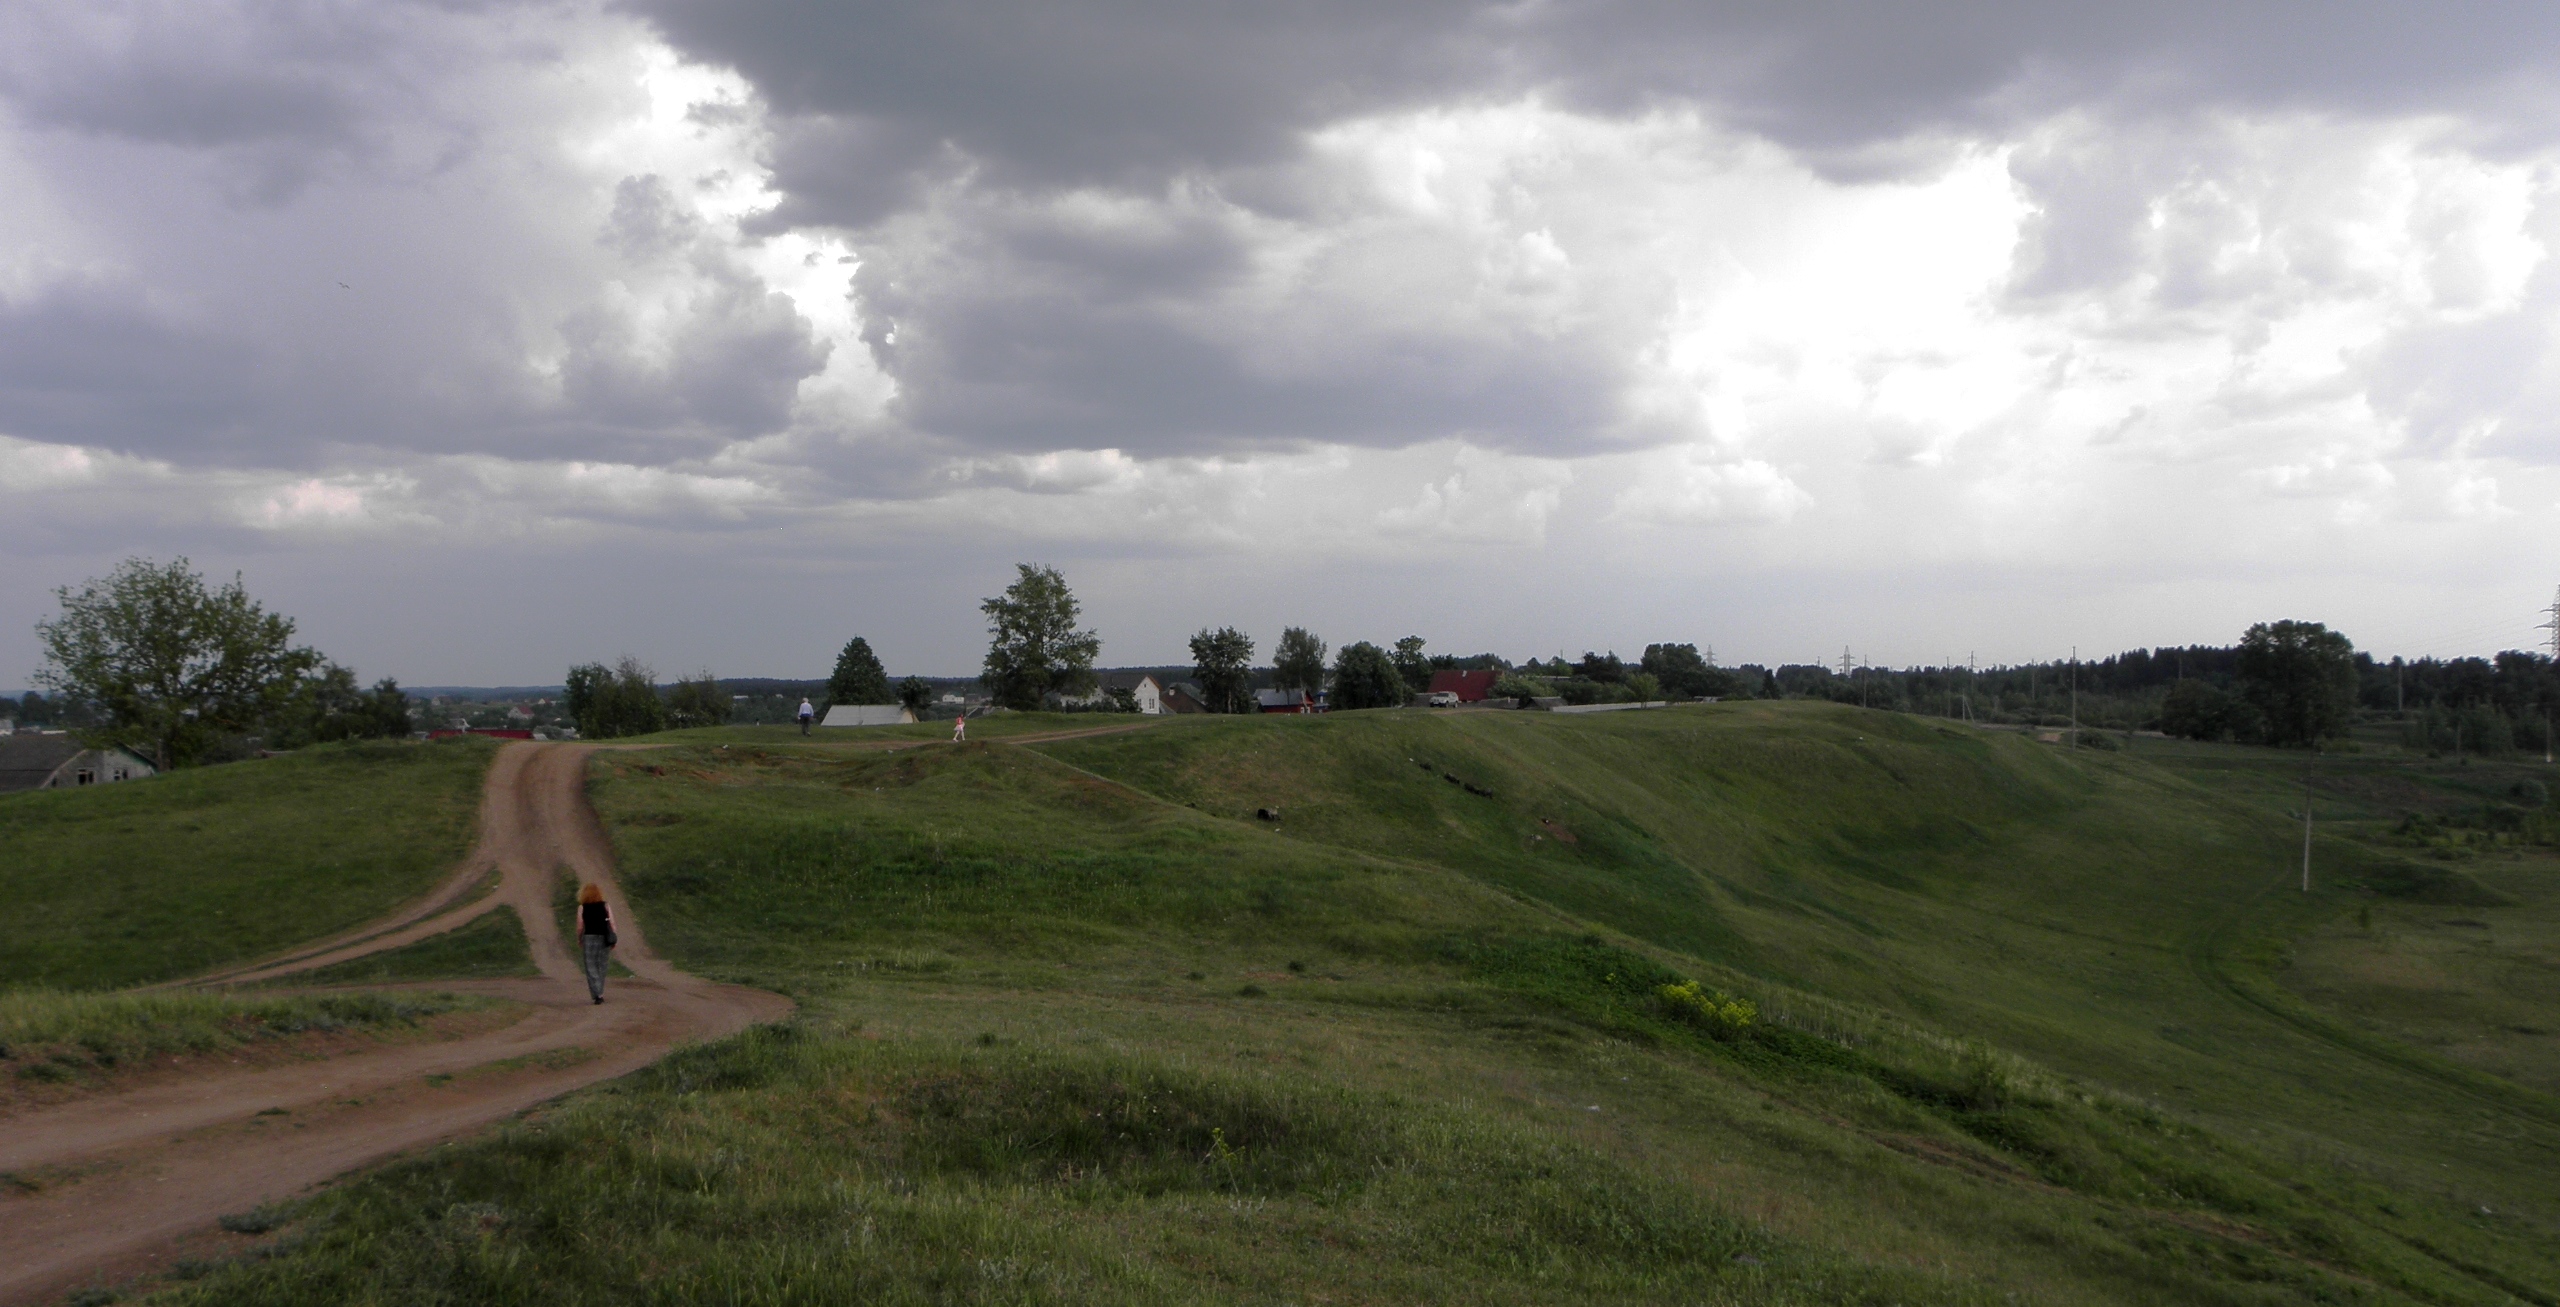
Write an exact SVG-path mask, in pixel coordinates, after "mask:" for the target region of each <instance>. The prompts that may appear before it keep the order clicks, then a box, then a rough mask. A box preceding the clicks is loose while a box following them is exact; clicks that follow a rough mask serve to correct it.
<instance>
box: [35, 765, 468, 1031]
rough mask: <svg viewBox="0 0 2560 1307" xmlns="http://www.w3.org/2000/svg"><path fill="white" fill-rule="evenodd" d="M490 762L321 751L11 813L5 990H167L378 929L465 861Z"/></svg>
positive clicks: (54, 796) (178, 775)
mask: <svg viewBox="0 0 2560 1307" xmlns="http://www.w3.org/2000/svg"><path fill="white" fill-rule="evenodd" d="M494 752H495V748H494V746H492V745H490V744H489V743H488V742H486V741H480V740H449V741H439V742H437V743H435V744H411V743H409V742H406V741H401V742H396V743H360V744H340V745H321V746H317V747H314V748H310V749H304V750H301V751H299V752H297V753H292V754H287V755H284V756H281V757H275V758H265V759H259V760H257V761H253V762H240V763H231V764H228V765H225V766H220V767H198V768H189V769H187V770H183V771H177V772H172V773H170V774H168V775H166V776H159V777H154V778H152V780H151V781H150V782H149V783H148V784H127V785H98V786H91V787H88V788H85V789H70V790H36V791H32V792H29V793H25V794H13V795H9V796H7V797H0V868H5V874H0V987H7V986H12V985H42V986H50V987H53V988H56V989H108V988H114V987H117V986H123V985H137V984H147V983H150V982H154V981H161V980H169V979H174V978H177V977H181V976H188V975H193V974H196V973H198V972H203V971H208V970H211V969H213V968H216V967H220V966H224V965H226V964H231V963H238V962H246V961H249V960H251V959H254V958H258V957H262V956H265V955H267V954H270V953H273V952H276V951H278V950H281V949H284V948H287V947H290V946H292V945H295V944H299V943H303V942H306V941H309V940H314V939H318V938H322V937H325V936H328V935H331V934H334V933H336V932H339V931H343V930H346V929H349V928H351V927H354V926H357V925H360V924H362V923H364V922H366V921H370V920H372V919H374V918H376V917H380V916H382V915H384V914H386V913H388V912H390V911H391V910H392V909H394V908H396V907H398V906H400V905H401V904H402V903H404V902H407V901H409V900H412V899H415V898H416V897H417V896H419V895H421V894H424V893H425V892H427V890H428V889H430V888H432V887H433V886H434V885H435V883H436V882H437V881H438V880H439V879H441V878H442V877H443V876H445V875H446V874H447V873H449V872H451V871H452V870H453V868H454V865H455V864H456V863H457V862H459V861H461V859H462V855H463V854H464V853H465V852H466V851H468V849H469V848H470V845H471V837H472V832H473V819H474V816H475V814H476V813H477V812H478V811H479V805H480V781H481V777H482V775H483V774H484V773H485V772H487V770H488V766H489V759H490V756H491V755H492V754H493V753H494Z"/></svg>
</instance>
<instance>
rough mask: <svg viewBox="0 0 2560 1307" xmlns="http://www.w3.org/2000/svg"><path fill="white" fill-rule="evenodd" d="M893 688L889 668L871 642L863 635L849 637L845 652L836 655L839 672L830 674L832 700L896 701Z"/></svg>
mask: <svg viewBox="0 0 2560 1307" xmlns="http://www.w3.org/2000/svg"><path fill="white" fill-rule="evenodd" d="M897 701H898V699H897V696H896V695H893V694H891V693H890V692H889V671H888V669H887V668H884V667H882V666H881V665H880V659H879V657H878V656H876V655H874V654H873V653H872V652H871V642H870V641H868V640H865V639H863V638H862V637H861V636H858V635H857V636H855V637H853V638H852V639H850V640H847V641H845V646H844V652H842V653H839V654H837V655H836V670H835V674H834V675H832V676H830V677H828V678H827V702H829V703H896V702H897Z"/></svg>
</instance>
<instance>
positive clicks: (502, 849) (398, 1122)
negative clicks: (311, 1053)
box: [0, 744, 791, 1303]
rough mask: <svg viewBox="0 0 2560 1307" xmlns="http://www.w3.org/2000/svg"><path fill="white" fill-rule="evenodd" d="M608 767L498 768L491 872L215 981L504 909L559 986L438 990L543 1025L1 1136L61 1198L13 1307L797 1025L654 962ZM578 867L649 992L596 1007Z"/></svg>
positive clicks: (14, 1231) (7, 1263)
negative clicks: (613, 834)
mask: <svg viewBox="0 0 2560 1307" xmlns="http://www.w3.org/2000/svg"><path fill="white" fill-rule="evenodd" d="M591 752H593V748H592V746H582V745H572V744H511V745H509V746H507V747H506V748H505V749H503V750H501V751H500V752H499V754H498V756H497V758H496V760H495V761H494V762H493V763H492V764H491V766H490V769H489V779H488V782H487V785H486V788H485V793H484V796H483V798H482V802H481V809H480V834H479V840H478V843H477V844H476V845H475V847H474V848H473V850H472V853H471V856H470V857H469V858H467V859H465V860H464V863H463V865H462V867H461V868H460V869H458V870H457V871H456V872H455V873H454V875H453V876H451V877H449V878H448V879H447V880H446V882H445V883H444V884H443V885H442V886H440V887H439V888H438V889H437V890H436V891H435V892H433V893H431V894H429V895H428V896H427V898H426V899H425V900H424V901H422V902H421V903H420V904H419V905H418V906H416V907H414V908H412V909H410V910H409V911H406V912H403V913H400V914H398V915H395V916H393V917H391V918H388V919H386V920H384V921H380V922H376V923H374V924H373V925H371V926H369V927H366V928H364V929H362V930H359V931H356V932H353V933H351V934H350V935H348V936H346V937H343V938H341V939H337V940H332V941H326V942H324V943H322V944H320V945H316V946H314V947H312V948H309V949H305V950H303V951H302V952H301V953H300V954H298V955H297V956H294V957H291V958H287V959H283V960H279V961H273V962H268V963H262V964H259V965H257V966H253V967H243V968H239V969H237V970H235V971H233V972H230V973H228V974H225V975H222V976H218V977H213V978H211V980H213V981H223V982H240V981H250V980H268V979H275V978H278V977H281V976H287V975H290V974H292V973H295V972H299V971H305V970H308V969H310V968H313V967H319V966H325V965H328V964H330V963H334V962H341V961H344V960H346V959H348V958H353V957H361V956H363V955H365V954H368V953H377V952H381V951H383V950H386V949H393V948H398V947H400V946H401V945H403V944H407V943H410V942H413V941H415V940H418V939H423V938H425V937H427V936H429V935H434V934H439V933H442V932H444V931H447V930H451V929H452V928H454V927H455V926H458V925H460V924H462V923H463V922H465V921H468V920H470V919H472V918H473V917H476V916H479V915H480V914H482V913H485V912H489V911H493V910H495V909H496V908H497V907H499V906H500V905H501V904H504V905H509V906H512V907H514V908H515V910H516V916H517V917H518V919H520V920H521V921H523V923H524V927H525V934H526V937H527V939H528V941H529V942H530V943H531V944H532V946H533V959H534V962H535V964H536V966H538V967H539V968H540V969H541V972H542V979H540V980H509V981H476V982H452V983H447V984H438V985H436V986H435V988H438V989H452V990H465V991H473V992H481V993H490V994H498V995H503V996H505V997H509V998H514V999H518V1000H521V1001H523V1002H526V1003H529V1004H532V1005H533V1011H532V1014H531V1015H529V1016H527V1017H526V1018H525V1019H524V1020H522V1021H520V1022H517V1023H516V1024H515V1025H512V1026H509V1027H507V1028H505V1029H503V1030H498V1031H494V1032H491V1033H489V1034H486V1035H480V1036H475V1037H471V1038H467V1039H459V1040H453V1041H450V1042H446V1043H440V1044H423V1045H411V1046H402V1047H397V1048H388V1049H384V1050H382V1051H380V1052H376V1053H366V1054H358V1055H354V1056H348V1057H339V1058H332V1059H329V1060H327V1061H324V1062H315V1063H311V1064H308V1065H298V1066H286V1067H273V1068H267V1069H263V1070H258V1071H253V1072H248V1073H245V1074H241V1075H237V1076H221V1077H212V1078H207V1079H202V1080H197V1081H191V1082H188V1083H183V1084H163V1085H156V1086H153V1087H150V1088H148V1089H142V1090H136V1091H133V1092H130V1093H124V1094H115V1095H109V1096H104V1097H99V1098H94V1099H85V1100H81V1101H78V1102H73V1103H68V1104H64V1105H63V1106H61V1107H57V1108H52V1109H47V1110H43V1111H37V1112H29V1113H26V1114H23V1115H20V1116H16V1117H12V1118H6V1119H0V1172H16V1173H19V1174H21V1175H31V1176H34V1177H36V1178H38V1179H39V1180H40V1181H41V1182H42V1184H41V1187H40V1188H39V1189H38V1190H37V1191H36V1192H34V1193H32V1194H20V1195H17V1196H11V1197H0V1303H20V1302H32V1301H39V1300H42V1299H44V1298H46V1297H49V1296H51V1295H54V1294H57V1293H61V1292H63V1291H65V1290H68V1289H71V1288H73V1287H76V1286H79V1285H83V1284H89V1283H106V1282H112V1281H116V1280H120V1279H123V1278H126V1277H130V1276H132V1275H135V1274H139V1273H143V1272H147V1271H149V1270H151V1269H153V1268H154V1267H156V1266H158V1265H160V1264H161V1263H162V1262H164V1261H165V1260H167V1259H168V1258H170V1257H171V1256H173V1255H174V1250H175V1249H176V1248H177V1247H178V1246H179V1244H180V1241H182V1240H184V1239H186V1238H188V1237H190V1236H197V1235H201V1234H203V1232H206V1231H209V1230H211V1229H212V1228H213V1226H214V1223H215V1220H216V1218H218V1217H220V1216H222V1215H224V1214H226V1213H233V1212H242V1211H246V1210H248V1209H250V1208H253V1207H256V1206H257V1205H259V1204H260V1203H264V1202H269V1201H273V1200H275V1199H280V1198H285V1197H289V1196H291V1195H293V1194H295V1193H298V1192H301V1191H302V1190H304V1189H307V1188H309V1187H310V1186H312V1185H315V1184H318V1183H320V1182H322V1181H325V1180H327V1179H329V1178H331V1177H333V1176H336V1175H340V1174H342V1173H344V1172H346V1171H349V1170H352V1169H354V1168H356V1167H360V1166H364V1165H366V1164H369V1163H372V1162H377V1161H380V1160H382V1159H384V1158H386V1157H389V1156H391V1155H393V1154H395V1153H399V1152H403V1151H405V1150H408V1149H412V1148H416V1147H419V1146H422V1145H425V1144H430V1143H433V1142H435V1141H437V1140H440V1139H447V1138H451V1137H453V1136H455V1135H459V1134H462V1133H465V1132H467V1131H469V1130H472V1129H474V1128H476V1127H479V1126H482V1125H486V1124H488V1123H489V1122H491V1121H495V1120H498V1119H500V1118H503V1117H505V1116H508V1115H510V1114H512V1113H515V1112H518V1111H521V1110H523V1109H524V1108H527V1107H530V1106H532V1105H534V1104H536V1103H539V1102H542V1101H543V1100H545V1099H549V1098H554V1097H557V1096H558V1095H560V1094H562V1093H565V1092H567V1091H569V1090H572V1089H576V1088H578V1087H580V1086H583V1085H589V1084H593V1083H595V1082H597V1081H600V1080H606V1079H610V1078H612V1077H614V1076H618V1075H622V1074H624V1073H625V1072H628V1071H632V1070H635V1069H637V1068H639V1067H642V1066H645V1065H647V1064H648V1063H650V1062H652V1061H655V1060H656V1059H658V1058H659V1057H660V1056H663V1055H664V1054H665V1053H666V1052H667V1051H668V1050H669V1049H671V1048H673V1047H675V1046H676V1045H677V1044H679V1043H683V1042H686V1041H690V1040H700V1039H712V1038H717V1037H719V1036H721V1035H726V1034H729V1033H731V1032H733V1031H736V1030H739V1029H741V1028H743V1027H746V1026H749V1025H752V1024H755V1023H757V1022H761V1021H772V1020H778V1019H780V1018H781V1017H783V1016H785V1015H787V1014H788V1013H789V1012H790V1010H791V1004H790V1002H789V1000H787V999H784V998H782V997H781V996H779V995H776V994H769V993H766V992H764V991H762V990H754V989H745V988H741V987H738V986H734V985H718V984H713V983H711V982H709V981H705V980H700V979H697V978H695V977H693V976H689V975H686V974H685V973H684V972H681V971H678V970H676V969H675V968H674V967H672V966H670V965H668V964H667V963H666V962H664V961H662V960H661V959H659V958H658V957H657V956H656V955H654V954H652V953H651V952H650V951H649V944H648V938H647V935H646V933H645V931H644V930H643V926H642V923H641V922H640V921H639V920H638V919H637V917H636V915H635V914H633V913H632V911H631V910H630V907H629V905H628V904H627V903H626V902H625V901H624V899H623V896H622V892H621V887H620V886H619V885H618V884H616V883H615V880H614V875H613V856H612V847H611V845H610V844H609V843H607V841H606V839H605V836H604V830H603V828H602V826H600V825H599V824H598V823H597V821H596V817H595V814H594V812H593V811H592V810H591V809H589V808H588V806H587V802H586V790H585V785H584V779H583V778H584V774H585V763H586V758H587V755H588V754H589V753H591ZM564 866H565V867H567V868H569V869H570V870H571V871H573V872H575V873H576V874H577V876H578V877H579V878H580V879H581V880H592V881H595V882H597V883H598V884H600V885H602V886H603V887H604V891H605V894H606V897H607V898H608V900H609V901H611V902H612V903H613V904H614V905H615V910H614V916H615V919H616V929H617V930H618V931H619V932H620V935H621V947H620V948H618V949H616V950H615V957H616V959H617V960H618V961H620V962H621V963H622V964H623V966H625V967H627V968H629V969H630V971H631V972H632V975H633V977H634V978H633V979H629V980H616V981H615V982H613V984H612V986H611V988H610V989H608V991H607V994H606V1002H605V1004H604V1005H603V1006H601V1007H597V1006H593V1005H591V1004H590V1003H589V1002H588V1000H587V992H586V982H585V981H584V980H583V979H582V978H581V977H580V975H579V971H578V965H577V963H576V961H575V960H574V959H573V958H572V957H571V956H570V952H569V948H568V942H567V941H564V940H563V939H562V938H561V937H560V933H559V927H558V923H557V919H556V918H555V917H554V915H553V907H552V892H553V883H554V878H555V876H556V875H557V874H558V869H559V868H561V867H564ZM483 887H485V890H484V888H483ZM430 1076H432V1077H436V1082H435V1083H430V1082H429V1080H428V1077H430ZM447 1077H450V1079H447Z"/></svg>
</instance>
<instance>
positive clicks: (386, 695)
mask: <svg viewBox="0 0 2560 1307" xmlns="http://www.w3.org/2000/svg"><path fill="white" fill-rule="evenodd" d="M350 720H351V724H352V725H353V727H354V729H353V730H352V731H351V734H354V735H357V736H361V737H363V738H366V739H375V740H396V739H399V738H400V737H402V736H404V735H407V734H408V733H409V732H410V730H411V729H412V726H411V723H410V717H409V696H408V694H407V692H405V691H403V690H402V689H401V688H400V683H399V682H398V681H395V680H393V679H391V678H390V677H388V676H386V677H383V678H382V679H381V680H379V681H376V682H374V683H373V688H372V689H370V690H367V691H365V695H364V703H363V704H362V705H360V706H359V707H357V709H356V710H355V712H354V714H353V715H352V717H351V719H350Z"/></svg>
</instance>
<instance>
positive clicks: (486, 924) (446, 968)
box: [277, 906, 542, 986]
mask: <svg viewBox="0 0 2560 1307" xmlns="http://www.w3.org/2000/svg"><path fill="white" fill-rule="evenodd" d="M541 974H542V971H541V969H540V968H539V967H536V966H534V965H533V946H532V945H531V944H529V943H527V942H526V940H525V934H524V923H523V922H522V921H519V920H517V919H516V910H515V909H514V908H510V907H503V906H502V907H499V908H497V909H495V910H493V911H491V912H489V913H488V914H486V915H484V916H480V917H475V918H473V919H471V920H470V921H467V922H464V923H463V924H462V925H460V926H457V927H455V928H453V929H452V930H448V931H446V932H444V933H443V934H441V935H429V936H428V937H426V938H425V939H422V940H419V941H418V942H417V943H414V944H410V945H407V946H405V947H402V948H396V949H392V950H390V951H388V952H384V953H369V954H367V955H365V956H363V957H360V958H352V959H349V960H348V961H345V962H341V963H338V964H336V965H335V966H327V967H321V968H319V969H317V970H314V971H304V972H297V973H296V974H294V975H291V976H288V977H286V978H284V979H283V980H281V981H279V982H277V983H279V984H283V985H291V986H304V985H388V984H396V983H398V982H401V981H410V980H480V979H488V978H493V977H509V976H539V975H541Z"/></svg>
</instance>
